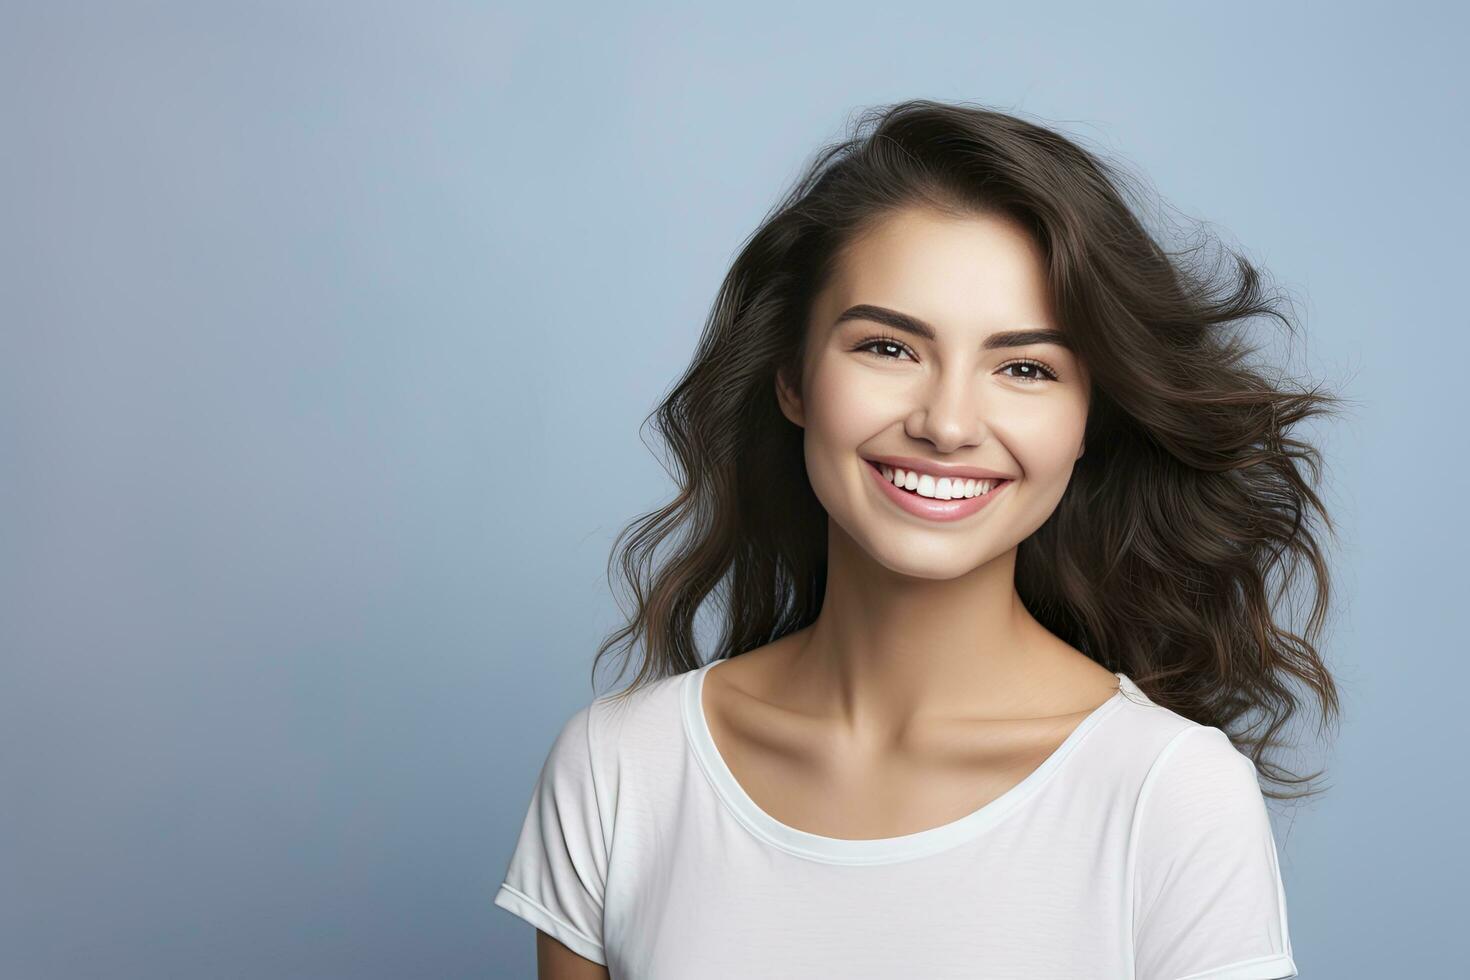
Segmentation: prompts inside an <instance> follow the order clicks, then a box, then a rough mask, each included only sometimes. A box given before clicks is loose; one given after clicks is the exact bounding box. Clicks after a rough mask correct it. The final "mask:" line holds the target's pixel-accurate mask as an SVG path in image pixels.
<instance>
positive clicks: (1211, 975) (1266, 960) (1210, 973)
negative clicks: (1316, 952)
mask: <svg viewBox="0 0 1470 980" xmlns="http://www.w3.org/2000/svg"><path fill="white" fill-rule="evenodd" d="M1296 975H1297V969H1296V964H1295V963H1293V962H1292V961H1291V954H1290V953H1272V954H1271V955H1270V956H1257V957H1255V958H1254V959H1249V960H1241V961H1239V962H1237V963H1228V964H1226V965H1225V966H1217V967H1215V968H1214V969H1212V970H1205V971H1204V972H1203V973H1191V974H1189V975H1188V976H1185V977H1179V978H1178V980H1285V978H1287V977H1294V976H1296Z"/></svg>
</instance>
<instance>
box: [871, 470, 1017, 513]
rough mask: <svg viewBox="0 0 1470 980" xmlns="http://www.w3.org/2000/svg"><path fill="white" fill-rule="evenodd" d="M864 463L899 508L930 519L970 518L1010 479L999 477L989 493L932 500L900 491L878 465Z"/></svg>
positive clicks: (879, 486)
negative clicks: (1000, 479) (979, 495)
mask: <svg viewBox="0 0 1470 980" xmlns="http://www.w3.org/2000/svg"><path fill="white" fill-rule="evenodd" d="M863 465H864V466H866V467H867V468H868V471H869V472H870V473H872V474H873V479H874V480H876V481H877V482H878V488H879V489H880V490H882V491H883V493H884V494H885V495H887V497H888V499H889V500H891V501H893V502H894V503H895V504H897V505H898V506H899V507H902V508H903V509H904V510H906V511H908V512H909V513H910V514H913V515H914V516H916V517H922V518H925V519H926V520H930V521H958V520H961V519H962V518H966V517H969V516H970V515H971V514H973V513H975V512H976V511H978V510H979V509H980V508H982V507H984V506H985V505H986V504H988V503H990V501H991V500H992V499H994V497H995V495H996V494H998V493H1000V492H1001V491H1002V490H1004V489H1005V488H1006V487H1008V486H1010V485H1011V484H1012V483H1013V482H1015V481H1013V480H1002V481H1001V482H1000V483H998V484H996V485H995V486H993V487H991V488H990V492H989V493H987V494H986V495H985V496H983V497H963V498H960V499H958V500H935V499H934V498H933V497H921V496H919V495H918V494H916V493H911V492H910V491H908V490H900V489H898V487H896V486H894V485H893V481H892V480H887V479H884V477H883V472H882V471H881V470H879V469H878V467H877V466H875V465H874V464H872V463H870V462H868V461H867V460H863Z"/></svg>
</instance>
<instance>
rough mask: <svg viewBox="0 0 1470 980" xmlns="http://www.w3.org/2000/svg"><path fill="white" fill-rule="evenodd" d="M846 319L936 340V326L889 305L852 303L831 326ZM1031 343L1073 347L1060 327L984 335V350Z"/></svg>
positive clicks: (1025, 345)
mask: <svg viewBox="0 0 1470 980" xmlns="http://www.w3.org/2000/svg"><path fill="white" fill-rule="evenodd" d="M844 320H873V321H874V322H876V323H881V324H883V325H884V326H888V327H892V328H893V329H894V330H901V331H903V332H904V333H909V334H913V335H914V336H916V337H923V338H924V339H925V340H933V339H934V338H935V336H936V334H935V331H934V328H933V327H931V326H929V324H927V323H925V322H924V321H923V320H920V319H919V318H918V317H916V316H910V315H909V314H907V313H900V312H899V311H897V310H890V309H888V308H887V307H886V306H873V305H872V304H871V303H859V304H858V305H857V306H849V307H848V308H847V309H845V310H843V311H842V313H841V314H839V315H838V317H837V319H836V320H834V321H832V326H834V327H835V326H837V324H839V323H842V322H843V321H844ZM1031 344H1056V345H1057V346H1058V347H1065V348H1066V349H1067V350H1071V349H1072V345H1071V343H1070V342H1069V341H1068V340H1067V337H1066V335H1065V334H1063V333H1061V332H1060V331H1058V330H1006V331H1000V332H997V333H993V334H991V335H990V336H989V337H986V338H985V345H984V346H985V349H986V350H995V349H997V348H1002V347H1027V346H1030V345H1031Z"/></svg>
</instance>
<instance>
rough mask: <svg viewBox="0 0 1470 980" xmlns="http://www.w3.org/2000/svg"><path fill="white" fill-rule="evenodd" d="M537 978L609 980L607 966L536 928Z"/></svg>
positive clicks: (538, 979)
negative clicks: (595, 961) (570, 948)
mask: <svg viewBox="0 0 1470 980" xmlns="http://www.w3.org/2000/svg"><path fill="white" fill-rule="evenodd" d="M536 978H537V980H609V978H608V972H607V967H605V966H603V965H602V964H601V963H594V962H593V961H592V960H589V959H588V958H587V957H585V956H582V955H579V954H577V953H574V952H572V951H571V950H569V949H567V948H566V947H565V946H563V945H562V944H561V943H560V942H559V941H558V940H557V939H555V938H554V937H552V936H549V935H547V934H546V933H544V932H542V931H541V930H540V929H537V930H536Z"/></svg>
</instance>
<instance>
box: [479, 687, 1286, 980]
mask: <svg viewBox="0 0 1470 980" xmlns="http://www.w3.org/2000/svg"><path fill="white" fill-rule="evenodd" d="M720 662H722V661H718V660H717V661H713V662H711V663H709V664H706V665H705V666H703V667H700V668H696V669H694V670H690V671H687V672H685V673H682V674H678V675H676V676H673V677H665V678H662V679H659V680H657V681H655V682H653V683H652V684H651V685H649V686H647V687H644V688H643V689H641V690H639V691H636V692H634V693H633V694H632V695H631V696H630V698H629V700H627V701H626V702H624V703H623V704H613V703H611V702H610V701H609V698H610V695H608V696H603V697H600V698H596V699H594V700H593V701H592V702H591V703H590V704H588V705H587V706H585V707H583V708H582V709H580V710H579V711H577V713H576V714H574V715H573V716H572V717H571V718H570V719H569V720H568V721H567V722H566V724H565V725H564V726H563V728H562V730H561V733H560V734H559V735H558V736H557V738H556V740H555V742H554V743H553V744H552V746H551V750H550V752H549V754H548V755H547V758H546V762H545V764H544V766H543V767H542V769H541V773H540V776H539V778H538V780H537V782H536V786H535V789H534V791H533V793H532V796H531V802H530V807H529V809H528V811H527V813H526V818H525V821H524V823H523V825H522V827H521V833H520V838H519V841H518V842H517V844H516V848H515V852H514V853H513V854H512V856H511V859H510V864H509V867H508V869H507V871H506V875H505V881H504V884H502V885H501V886H500V889H499V891H498V892H497V893H496V895H495V904H496V905H498V906H500V907H501V908H503V909H506V910H508V911H509V912H511V913H513V914H514V915H517V916H519V917H520V918H522V919H524V920H526V921H527V922H529V923H531V924H532V925H534V926H535V927H536V928H538V929H540V930H542V931H544V932H547V933H550V934H551V935H552V936H554V937H556V938H557V939H558V940H560V941H561V942H562V943H563V944H565V945H566V946H568V947H569V948H571V949H572V950H574V951H576V952H577V953H580V954H581V955H583V956H585V957H587V958H588V959H591V960H595V961H597V962H599V963H604V964H607V966H608V969H609V973H610V974H611V976H612V978H613V980H722V978H731V980H736V978H738V980H752V978H755V977H760V978H763V980H764V978H787V977H790V978H804V980H805V978H814V977H818V978H825V977H843V978H848V980H864V978H884V980H889V978H912V977H923V978H926V980H927V978H950V977H985V978H991V980H995V978H1025V980H1043V978H1061V977H1066V978H1084V977H1085V978H1089V980H1092V978H1115V977H1116V978H1137V980H1184V978H1189V980H1205V978H1209V980H1267V978H1279V977H1294V976H1296V975H1297V971H1296V967H1295V965H1294V964H1293V962H1292V957H1291V940H1290V937H1289V935H1288V933H1287V927H1286V896H1285V892H1284V890H1283V888H1282V884H1281V876H1280V872H1279V870H1278V867H1277V852H1276V842H1275V839H1274V837H1273V835H1272V831H1271V825H1270V821H1269V819H1268V816H1267V812H1266V808H1265V799H1264V797H1263V795H1262V793H1261V789H1260V786H1259V785H1258V783H1257V781H1256V772H1255V768H1254V767H1253V766H1252V764H1251V762H1250V760H1249V759H1248V758H1247V757H1246V756H1245V755H1243V754H1242V753H1240V752H1239V751H1237V750H1236V749H1235V747H1234V746H1233V745H1232V744H1231V743H1230V740H1229V739H1228V738H1226V736H1225V734H1224V732H1222V731H1221V730H1220V729H1218V728H1214V727H1206V726H1203V725H1200V724H1198V723H1196V722H1193V721H1190V720H1189V719H1186V718H1184V717H1183V716H1181V715H1179V714H1177V713H1175V712H1173V711H1171V710H1169V709H1167V708H1164V707H1162V706H1160V705H1156V704H1154V703H1153V702H1152V701H1150V700H1149V699H1148V698H1147V696H1145V695H1144V694H1143V692H1142V691H1141V690H1140V689H1139V688H1138V687H1137V686H1136V685H1135V684H1134V683H1133V681H1132V680H1131V679H1129V678H1128V677H1127V676H1126V675H1125V674H1122V673H1119V674H1118V675H1117V676H1118V678H1119V689H1118V691H1117V692H1116V693H1115V694H1114V695H1113V696H1112V698H1111V699H1109V700H1108V701H1107V702H1106V703H1104V704H1103V705H1101V706H1100V707H1098V708H1097V709H1096V710H1095V711H1093V712H1092V713H1091V714H1089V715H1088V716H1087V717H1086V718H1085V719H1084V720H1083V722H1082V723H1081V724H1080V725H1079V726H1078V727H1077V728H1076V729H1075V730H1073V732H1072V733H1071V734H1070V735H1069V736H1068V737H1067V739H1066V741H1064V742H1063V743H1062V744H1061V746H1060V747H1059V748H1057V750H1056V751H1055V752H1054V753H1053V754H1052V755H1051V756H1049V757H1048V758H1047V760H1046V761H1045V762H1044V763H1043V764H1042V765H1041V766H1040V767H1039V768H1038V769H1036V770H1035V771H1034V772H1033V773H1032V774H1031V775H1029V776H1028V777H1027V778H1026V779H1024V780H1022V781H1021V782H1020V783H1019V784H1017V785H1016V786H1014V787H1013V788H1012V789H1010V790H1008V791H1007V792H1006V793H1004V794H1003V795H1001V796H1000V797H998V798H996V799H994V800H992V801H991V802H989V803H987V804H985V805H984V806H982V807H981V808H980V809H978V810H976V811H974V812H972V813H970V814H969V815H967V816H964V817H961V818H959V819H958V820H955V821H952V822H950V823H947V824H944V825H942V826H938V827H933V828H930V829H928V830H922V831H919V832H918V833H913V834H906V835H904V836H901V837H888V838H882V839H870V840H843V839H839V838H833V837H823V836H820V835H817V834H811V833H807V832H805V831H802V830H798V829H796V828H794V827H791V826H788V825H786V824H783V823H781V822H779V821H777V820H776V819H775V818H773V817H771V816H770V815H769V814H767V813H765V812H764V811H763V810H761V809H760V807H758V806H757V805H756V804H755V802H754V801H753V800H752V799H751V798H750V797H749V796H748V795H747V794H746V793H745V792H744V791H743V790H742V789H741V787H740V784H739V783H738V782H736V780H735V778H734V776H733V775H732V774H731V772H730V770H729V768H728V767H727V766H726V765H725V763H724V760H723V759H722V758H721V756H720V754H719V752H718V750H717V749H716V747H715V744H714V741H713V739H712V738H711V736H710V731H709V727H708V725H707V723H706V719H705V716H704V712H703V710H702V702H701V700H700V690H701V686H702V684H703V681H704V676H705V674H706V673H707V672H708V671H709V669H710V667H712V666H714V665H715V664H716V663H720Z"/></svg>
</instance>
